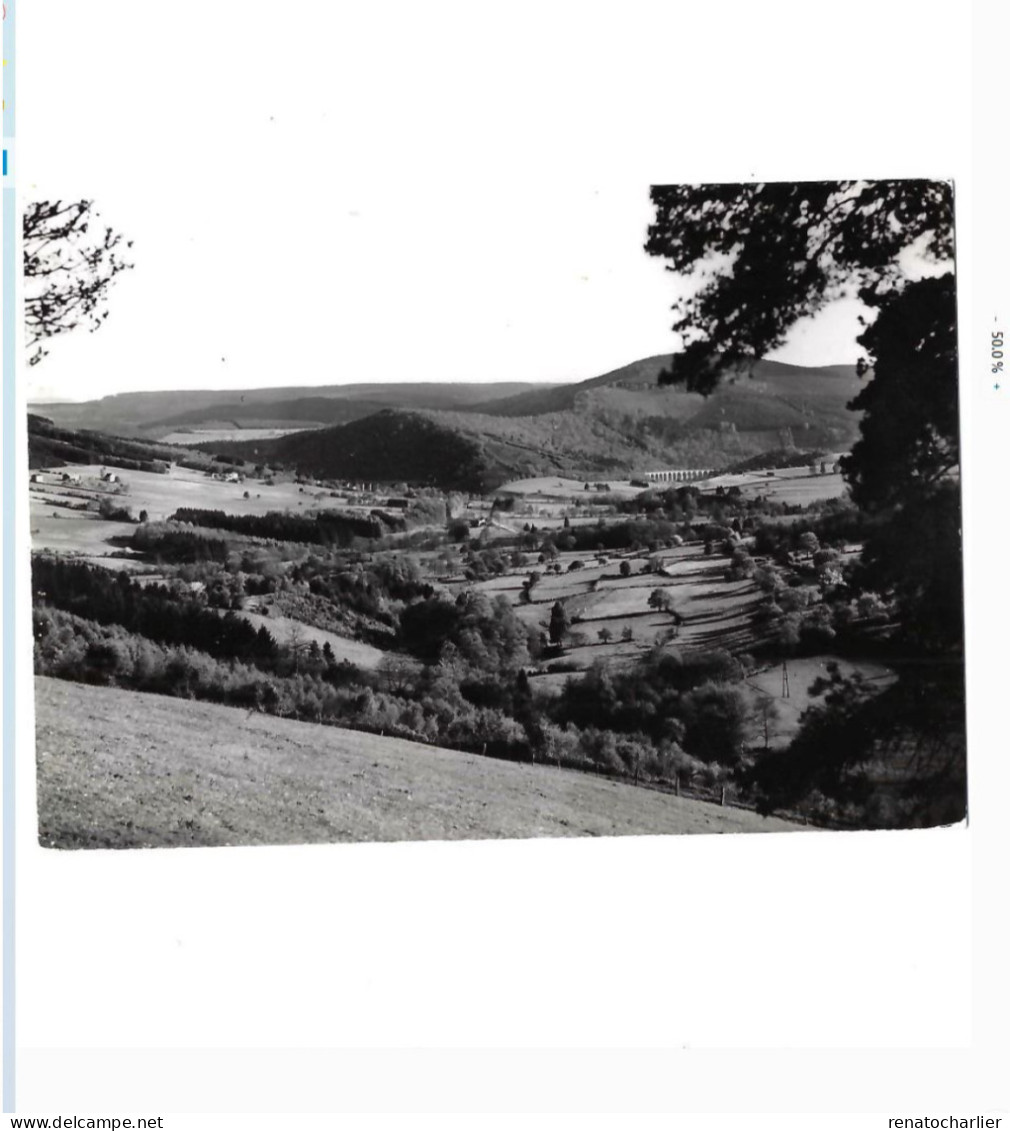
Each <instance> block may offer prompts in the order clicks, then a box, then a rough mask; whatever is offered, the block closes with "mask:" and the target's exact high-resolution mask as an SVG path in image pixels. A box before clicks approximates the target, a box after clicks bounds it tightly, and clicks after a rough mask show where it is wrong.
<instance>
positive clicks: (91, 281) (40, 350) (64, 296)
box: [22, 200, 133, 365]
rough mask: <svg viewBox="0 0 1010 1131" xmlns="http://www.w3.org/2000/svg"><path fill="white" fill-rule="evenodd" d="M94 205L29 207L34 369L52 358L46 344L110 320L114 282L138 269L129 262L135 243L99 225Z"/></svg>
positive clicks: (28, 317)
mask: <svg viewBox="0 0 1010 1131" xmlns="http://www.w3.org/2000/svg"><path fill="white" fill-rule="evenodd" d="M97 221H98V216H97V213H95V212H94V211H93V202H92V201H90V200H75V201H69V202H65V201H62V200H54V201H50V200H43V201H36V202H34V203H32V204H29V205H27V207H26V208H25V213H24V219H23V221H22V234H23V240H22V246H23V250H24V280H25V283H24V294H25V337H26V341H27V345H28V349H29V354H28V364H29V365H37V364H38V363H39V362H40V361H41V360H42V358H43V357H45V355H46V354H47V353H48V350H46V349H45V348H44V347H43V346H42V342H44V341H46V340H47V339H49V338H54V337H56V336H57V335H58V334H65V333H67V332H68V331H70V330H73V329H74V328H75V327H77V326H80V325H81V324H82V323H83V324H85V325H88V326H89V328H90V330H91V331H92V332H94V331H95V330H97V329H98V328H99V327H100V326H101V325H102V324H103V323H104V321H105V319H106V318H108V316H109V312H108V311H107V310H103V309H102V307H103V305H104V303H105V300H106V298H107V296H108V290H109V287H110V286H111V284H112V281H113V280H114V279H115V277H116V276H117V275H119V274H120V273H121V272H122V271H126V270H129V269H130V268H131V267H132V266H133V264H132V263H129V262H127V260H126V259H125V258H124V251H125V250H126V249H128V248H131V247H132V246H133V241H132V240H124V238H123V236H122V235H121V234H119V233H118V232H115V231H113V229H112V228H109V227H104V226H102V225H100V224H98V223H97Z"/></svg>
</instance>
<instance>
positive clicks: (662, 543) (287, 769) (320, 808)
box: [23, 178, 967, 849]
mask: <svg viewBox="0 0 1010 1131" xmlns="http://www.w3.org/2000/svg"><path fill="white" fill-rule="evenodd" d="M955 191H956V185H955V184H953V183H952V182H951V181H943V180H931V179H925V178H924V179H903V180H864V179H858V178H853V179H850V180H837V181H754V182H743V183H731V184H724V183H712V184H705V183H700V184H694V183H692V184H655V185H648V184H641V185H639V186H630V187H629V186H624V187H623V188H622V190H621V191H620V192H610V193H608V192H606V191H604V192H603V193H601V192H599V191H598V190H596V189H594V188H593V186H587V188H586V191H585V193H584V194H582V195H581V196H577V197H576V198H575V199H565V198H563V197H562V196H561V195H560V194H557V193H551V192H550V191H545V192H544V193H543V197H542V199H540V200H538V199H537V191H536V189H535V188H534V187H531V188H530V189H529V190H528V195H527V199H526V200H523V201H519V202H517V208H516V215H517V218H516V219H515V220H514V221H513V220H512V219H511V218H509V217H507V216H506V217H503V218H500V219H499V220H498V226H499V233H498V240H499V244H498V245H496V249H497V250H500V249H501V247H502V246H504V245H505V244H506V243H507V241H509V240H514V241H515V242H516V243H517V245H518V247H517V249H516V253H515V258H514V260H513V261H512V262H508V263H506V264H505V265H504V270H503V265H502V264H501V263H496V262H495V261H494V259H493V258H492V257H485V256H484V255H483V254H481V255H480V257H479V259H478V257H477V256H475V255H469V256H468V255H467V254H466V252H465V251H464V250H461V249H463V248H465V244H466V239H467V233H468V232H472V231H473V230H475V224H476V222H477V221H478V220H479V217H480V212H481V202H480V198H479V194H477V193H474V192H470V193H466V194H464V193H463V192H457V193H450V194H449V196H448V198H447V201H446V202H445V203H444V205H443V207H442V210H441V211H440V212H439V211H436V212H435V214H434V215H432V216H430V220H431V231H429V232H426V233H425V234H424V236H423V237H418V235H417V233H416V232H411V231H408V230H406V229H407V228H408V227H409V224H410V221H411V219H412V217H413V218H416V215H417V213H416V212H414V213H408V214H407V216H406V217H403V216H399V217H396V216H395V209H394V204H395V200H396V197H397V192H398V186H395V185H391V186H385V187H380V188H376V189H374V190H373V191H372V192H371V193H365V192H361V193H360V195H359V196H355V195H354V194H353V193H350V192H347V193H340V192H338V193H337V194H336V196H335V198H334V199H333V200H332V201H331V203H330V205H329V211H330V213H331V216H330V218H329V220H328V222H326V223H325V224H320V225H319V227H318V229H316V228H313V230H312V231H311V233H310V235H309V236H308V237H307V247H306V248H305V250H304V252H301V253H300V252H298V251H295V252H291V253H289V254H291V255H292V257H293V259H292V262H291V263H290V264H289V265H288V267H289V270H290V271H291V273H292V276H293V277H294V278H297V277H298V276H299V273H300V272H299V268H300V266H304V262H303V261H302V260H299V259H298V258H297V256H298V255H299V254H309V255H311V258H312V261H313V262H315V263H318V262H319V261H320V260H321V259H322V260H325V261H326V262H327V267H326V269H325V270H319V271H317V273H316V275H315V276H312V277H309V276H306V287H307V291H306V293H305V294H301V293H298V292H299V288H298V286H294V287H293V288H287V294H286V296H285V298H284V299H283V300H282V301H283V307H282V309H281V310H280V311H279V312H278V315H277V317H268V314H267V309H266V306H265V305H264V292H263V290H262V284H263V277H262V275H261V276H260V277H259V278H256V277H255V271H254V255H255V254H256V253H255V252H254V249H252V248H251V247H248V246H247V247H246V248H245V249H244V250H243V251H242V252H241V253H239V254H235V244H233V243H230V242H229V238H230V236H231V234H232V233H230V231H229V227H230V225H229V222H228V221H227V220H225V221H224V222H223V223H222V221H221V219H220V217H213V216H208V215H206V214H204V215H202V216H201V217H197V218H196V219H195V220H194V219H193V217H191V216H188V215H186V214H185V213H184V214H183V215H181V216H176V217H175V218H173V219H169V220H166V218H165V216H164V215H163V214H162V213H161V212H155V211H151V212H145V211H144V210H143V209H142V208H134V209H133V211H132V214H131V215H129V216H123V217H121V216H117V215H116V212H115V210H114V208H112V207H108V206H107V202H105V201H103V200H102V199H100V198H98V197H97V196H96V197H95V198H86V199H80V200H77V199H64V198H56V197H51V198H49V199H38V200H31V201H29V202H28V203H27V204H26V206H25V209H24V217H23V255H24V276H25V323H26V325H25V342H26V349H27V351H28V356H27V359H26V360H27V363H28V369H27V373H28V380H29V397H28V401H29V404H28V408H29V418H28V454H29V463H30V477H29V478H30V482H29V495H30V511H31V518H30V522H31V540H32V601H33V635H34V670H35V718H36V757H37V771H38V822H39V826H38V835H39V842H40V844H42V845H43V846H44V847H48V848H55V849H92V848H94V849H110V848H112V849H125V848H153V847H190V846H202V847H206V846H227V845H253V844H259V845H268V844H310V843H330V842H347V841H412V840H480V839H489V838H531V837H609V836H626V835H643V834H648V835H657V834H670V835H677V834H686V833H697V834H725V833H759V832H765V833H786V832H794V833H800V832H816V831H820V830H893V829H921V828H927V827H933V826H937V825H950V824H955V823H958V822H960V821H962V820H964V818H965V816H966V805H967V801H966V798H967V784H966V783H967V762H966V743H965V696H964V633H963V600H962V592H963V584H962V555H961V485H960V474H959V467H960V453H959V414H958V349H957V325H956V316H957V291H956V282H957V273H956V270H955V256H954V235H955V233H954V195H955ZM464 195H465V196H467V197H468V199H469V201H470V203H469V209H467V207H466V206H464V207H462V208H459V207H457V205H458V204H459V201H460V200H461V199H462V198H463V196H464ZM432 199H434V198H432ZM523 207H525V208H528V209H533V210H535V211H536V213H537V215H538V216H539V223H540V227H539V228H537V229H536V235H537V238H540V235H541V233H542V232H545V231H546V232H551V233H553V234H554V240H553V242H551V241H550V240H543V241H542V244H541V247H542V259H541V261H540V262H538V261H537V260H536V259H535V258H531V259H528V260H524V259H523V257H525V256H528V255H529V253H530V252H531V250H535V248H534V240H533V237H532V236H530V235H529V234H528V233H524V232H523V230H522V219H521V217H522V215H523V211H522V210H523ZM415 208H416V205H415ZM391 216H393V217H394V218H393V219H392V220H390V217H391ZM190 220H193V223H192V225H191V226H188V225H189V222H190ZM388 223H392V225H393V231H392V233H390V232H389V231H388V230H386V225H387V224H388ZM166 225H167V227H168V230H167V231H166ZM398 225H402V229H403V230H401V228H400V227H398ZM510 225H514V227H512V226H510ZM221 227H224V229H225V231H224V233H223V234H222V232H221V230H220V229H221ZM186 232H189V236H188V237H187V236H186V235H185V233H186ZM601 232H603V233H605V237H604V236H602V235H601V234H600V233H601ZM236 238H237V237H236ZM400 239H402V240H403V241H404V248H403V250H404V254H405V256H407V257H408V258H410V257H412V256H416V257H418V258H420V257H421V256H422V255H425V254H427V255H431V256H435V255H437V253H438V248H439V246H440V245H441V246H442V247H444V248H445V250H446V256H447V257H450V253H453V254H455V259H452V258H451V257H450V258H449V262H448V263H447V264H446V265H445V266H444V267H443V269H442V270H441V271H439V270H436V271H434V272H433V278H432V279H430V280H427V281H425V282H424V283H423V284H421V285H418V283H417V282H416V281H415V282H413V283H412V284H411V294H410V296H409V300H408V299H407V296H399V297H395V298H394V299H393V301H392V308H391V307H390V296H389V295H388V294H384V292H385V290H386V288H388V286H389V285H390V284H389V277H388V276H387V272H386V270H385V268H384V266H383V265H384V263H385V261H386V260H387V259H388V257H389V255H390V254H391V253H393V252H394V250H395V248H396V246H397V243H398V241H399V240H400ZM194 256H199V258H200V260H201V263H200V268H199V272H198V274H194V267H193V262H194ZM274 266H276V265H274ZM478 268H480V269H482V270H483V271H485V272H486V273H487V274H488V276H489V277H490V276H491V275H495V276H496V280H495V282H494V283H493V284H489V283H488V282H487V281H486V280H485V279H484V278H483V276H482V275H481V274H480V270H479V269H478ZM183 278H185V280H186V283H185V285H186V286H187V287H188V288H189V289H190V297H189V301H188V302H187V304H186V308H185V310H181V309H180V310H178V312H176V311H174V310H172V307H171V291H172V289H173V288H174V287H178V286H181V285H182V283H181V280H182V279H183ZM524 279H526V280H528V289H527V288H525V287H524V286H522V282H523V280H524ZM383 299H385V301H383ZM401 301H406V302H407V305H408V306H409V305H411V304H413V307H414V308H413V309H412V310H406V311H401V309H400V302H401ZM477 307H481V308H482V309H481V310H480V312H479V313H476V308H477ZM166 309H168V310H172V313H171V317H170V323H171V325H170V326H169V327H166V326H165V311H166ZM155 320H157V323H158V325H157V326H156V325H155ZM397 323H398V324H397ZM380 326H385V328H386V332H385V333H384V334H380V333H376V331H377V330H378V328H379V327H380ZM154 335H158V337H154ZM292 337H294V339H295V341H292ZM369 343H371V345H369ZM440 373H441V374H442V376H441V377H440V378H439V377H438V374H440Z"/></svg>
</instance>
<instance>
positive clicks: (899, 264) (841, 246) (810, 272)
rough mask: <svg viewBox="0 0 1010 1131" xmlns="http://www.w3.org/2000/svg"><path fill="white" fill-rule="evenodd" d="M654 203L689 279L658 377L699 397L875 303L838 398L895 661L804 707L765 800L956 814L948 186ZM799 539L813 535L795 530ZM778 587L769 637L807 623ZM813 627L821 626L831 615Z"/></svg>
mask: <svg viewBox="0 0 1010 1131" xmlns="http://www.w3.org/2000/svg"><path fill="white" fill-rule="evenodd" d="M652 199H653V203H654V204H655V207H656V221H655V223H654V224H653V226H652V227H651V228H650V230H649V241H648V244H647V250H648V251H649V253H650V254H653V255H658V256H662V257H664V258H665V259H667V260H668V261H669V265H670V269H671V270H673V271H676V272H679V273H681V274H684V275H688V276H690V277H691V278H692V279H693V281H694V282H695V284H696V288H695V290H694V292H693V293H692V294H690V295H689V296H688V297H686V298H684V299H682V300H681V301H680V302H678V304H677V305H676V306H675V310H676V312H677V315H678V317H677V321H676V323H675V324H674V329H675V330H677V331H679V332H680V333H681V334H682V336H683V338H684V341H685V343H686V344H685V350H684V352H683V353H682V354H680V355H678V356H677V357H676V360H675V363H674V365H673V367H672V368H671V370H669V371H667V372H666V373H664V374H663V375H661V378H660V379H661V381H665V382H672V381H677V382H682V383H684V384H685V385H686V386H687V388H689V389H693V390H696V391H698V392H702V393H706V394H707V393H710V392H712V391H713V390H714V389H715V388H716V387H717V385H718V384H719V382H720V380H721V379H723V377H724V376H731V375H735V374H738V373H740V372H742V371H746V369H747V368H748V365H749V364H750V362H751V361H752V360H754V359H756V358H758V357H761V356H763V355H764V354H766V353H767V352H768V351H770V350H773V349H775V348H776V347H778V346H780V345H782V343H783V341H784V340H785V336H786V333H787V332H788V330H789V329H790V328H791V327H792V326H793V325H794V324H795V323H796V322H797V321H798V320H799V319H801V318H804V317H807V316H810V315H813V314H816V313H817V312H818V311H820V310H821V309H822V308H824V307H825V306H826V305H827V304H828V303H829V302H830V301H832V300H833V299H836V298H838V297H841V296H842V295H845V294H856V295H858V297H859V298H860V299H861V300H862V302H863V303H864V305H865V306H866V307H867V308H868V313H869V314H871V315H874V316H875V317H873V318H872V321H871V320H870V319H867V320H866V322H867V328H866V329H865V331H864V332H863V333H862V335H861V336H860V338H859V344H860V345H861V346H862V347H863V348H864V349H865V350H866V351H867V355H868V357H867V358H866V359H861V364H860V367H859V368H860V371H861V373H862V375H863V376H864V377H865V376H866V375H867V374H870V372H871V369H872V375H871V376H870V378H869V379H868V380H867V382H866V384H865V386H864V387H863V389H862V390H861V391H860V393H859V394H858V395H857V397H856V398H855V399H854V400H853V401H852V403H851V404H850V406H849V407H850V408H852V409H854V410H856V411H859V412H861V413H862V418H861V421H860V437H859V439H858V441H857V442H856V443H855V445H854V446H853V449H852V452H851V454H850V455H849V456H847V457H846V458H845V459H844V460H843V462H842V470H843V472H844V474H845V477H846V479H847V481H848V483H849V486H850V489H851V494H852V498H853V500H854V502H855V503H856V505H857V506H858V507H859V508H860V510H861V512H862V513H863V515H864V516H865V534H864V536H863V556H862V562H861V567H860V571H859V573H858V576H857V577H856V578H855V582H856V584H857V587H858V589H861V590H863V591H864V592H867V591H873V592H879V593H880V594H881V596H882V597H883V598H884V600H885V601H886V602H889V603H891V604H893V607H894V608H895V610H896V612H897V617H898V621H899V628H898V630H897V634H896V637H895V643H896V644H897V645H899V646H900V648H901V649H902V650H903V651H904V658H903V660H902V662H901V663H900V664H899V665H898V666H899V680H898V682H897V684H896V685H895V686H894V687H893V688H891V689H889V690H888V691H887V692H886V693H885V694H883V695H879V701H878V695H877V694H876V693H874V692H872V691H871V690H868V689H865V688H862V687H859V688H850V687H848V686H846V687H844V688H837V689H834V690H833V692H832V694H831V695H829V696H828V699H827V700H826V703H825V706H824V707H823V708H820V709H818V710H816V711H811V712H809V713H808V716H807V717H806V718H805V719H804V725H803V727H802V729H801V731H800V734H799V736H798V737H797V740H796V741H795V742H794V744H793V748H792V749H791V751H788V752H784V753H781V754H777V755H776V756H775V757H774V758H772V759H769V760H768V761H767V762H766V763H764V764H763V768H762V769H761V772H760V773H759V774H758V775H757V780H758V782H759V786H760V788H761V790H762V791H763V795H764V798H765V803H793V802H796V801H797V800H798V799H800V798H803V797H812V796H814V795H817V796H819V797H822V798H827V799H828V803H829V804H835V803H838V804H855V803H856V802H857V801H858V804H860V805H862V807H863V817H864V818H865V819H866V820H867V821H869V822H870V823H876V824H887V823H898V824H909V823H911V824H915V823H919V822H920V821H923V820H925V821H927V822H928V821H931V820H951V819H956V817H957V816H958V815H959V814H961V813H963V808H964V765H963V746H964V688H963V628H962V619H963V618H962V578H961V554H960V546H961V543H960V491H959V485H958V481H957V469H958V465H959V458H960V450H959V443H958V387H957V337H956V301H955V286H954V275H953V193H952V190H951V186H950V185H948V184H943V183H939V182H927V181H900V182H898V181H883V182H874V183H867V182H860V181H848V182H838V183H827V182H818V183H810V184H771V185H759V184H754V185H723V186H684V187H682V186H674V187H670V188H667V187H662V188H656V189H654V190H653V193H652ZM916 258H917V259H918V261H919V265H918V266H919V269H917V270H916V271H914V272H913V271H911V270H910V269H909V268H910V263H911V262H912V261H913V260H915V259H916ZM923 262H925V263H926V264H927V267H926V269H922V264H923ZM758 548H759V549H760V548H761V547H760V546H759V547H758ZM799 548H800V549H804V550H807V551H808V552H809V551H811V550H816V548H817V547H816V546H815V545H814V540H813V538H812V536H809V535H802V540H801V542H800V545H799ZM778 600H779V603H780V605H781V608H782V609H783V610H784V612H785V615H784V616H783V617H782V618H781V620H780V623H779V632H780V636H781V643H782V644H783V645H784V646H789V645H795V644H796V643H797V642H798V641H799V639H800V631H801V628H802V627H804V624H805V622H803V623H801V613H800V612H799V611H798V610H794V611H792V612H790V611H789V610H788V609H787V608H786V604H785V600H784V598H783V597H781V596H780V597H779V598H778ZM803 616H806V614H803ZM813 627H815V628H816V627H817V625H813ZM820 630H821V634H822V635H825V636H826V635H827V634H828V633H832V632H833V630H832V629H831V626H830V625H829V624H828V623H827V622H826V621H825V622H824V624H822V625H820ZM885 700H886V704H885ZM885 708H886V709H885ZM828 735H831V736H834V737H833V738H832V741H831V742H828V741H827V737H826V736H828ZM840 735H841V736H843V738H842V739H841V740H838V736H840ZM925 748H928V749H929V751H930V757H929V759H928V760H926V759H924V758H922V757H921V756H920V752H921V751H922V750H923V749H925ZM909 750H911V751H913V752H915V758H914V759H913V763H914V764H913V768H912V770H911V771H910V772H908V773H898V771H897V770H896V769H895V766H894V764H891V763H893V762H894V760H896V759H897V760H900V759H901V758H903V757H905V756H906V754H907V752H908V751H909ZM927 761H928V764H927ZM896 781H900V793H901V803H900V804H899V803H898V802H897V801H895V800H894V797H893V794H894V792H895V790H896V789H897V786H895V785H894V784H893V783H894V782H896ZM884 782H887V783H889V784H888V786H887V788H888V789H890V790H891V795H888V799H887V801H886V804H884V803H883V802H882V800H881V799H882V798H884V797H885V794H886V793H887V790H886V789H885V787H884V785H883V784H882V783H884ZM832 799H833V800H832ZM873 806H877V809H876V810H875V811H874V812H875V815H874V816H873V817H872V819H871V818H870V817H869V816H868V814H869V813H870V810H871V808H873Z"/></svg>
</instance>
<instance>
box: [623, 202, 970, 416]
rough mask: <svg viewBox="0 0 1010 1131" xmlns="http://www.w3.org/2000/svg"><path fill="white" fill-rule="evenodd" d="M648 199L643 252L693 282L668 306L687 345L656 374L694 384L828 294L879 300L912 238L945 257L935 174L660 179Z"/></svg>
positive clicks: (942, 206) (736, 364)
mask: <svg viewBox="0 0 1010 1131" xmlns="http://www.w3.org/2000/svg"><path fill="white" fill-rule="evenodd" d="M652 202H653V205H654V206H655V211H656V215H655V221H654V223H653V224H652V225H651V226H650V228H649V233H648V241H647V243H646V245H645V248H646V251H647V252H648V253H649V254H650V255H655V256H659V257H661V258H663V259H665V260H667V261H668V269H669V270H670V271H673V272H676V273H677V274H680V275H685V276H688V277H690V278H691V279H692V281H694V282H695V283H696V284H697V286H696V289H695V290H694V292H693V293H691V294H689V295H688V296H687V297H685V298H683V299H681V300H680V301H679V302H678V303H677V305H676V306H675V307H674V310H675V312H676V315H677V318H676V321H675V322H674V324H673V329H674V330H675V331H676V332H677V333H679V334H680V335H681V336H682V338H683V339H684V342H685V348H684V351H683V352H682V353H680V354H678V355H677V357H676V361H675V363H674V366H673V368H672V369H671V370H668V371H666V372H665V373H664V374H663V375H662V376H661V378H660V380H661V382H664V383H672V382H677V383H684V384H686V386H687V388H688V389H689V390H691V391H694V392H700V393H706V394H707V393H710V392H712V391H713V390H714V389H715V388H716V386H717V385H718V383H719V381H720V378H721V377H722V375H723V374H724V373H726V372H729V371H732V370H734V369H740V368H746V367H747V366H748V365H749V364H750V363H751V362H752V361H754V360H755V359H756V358H759V357H762V356H764V355H765V354H766V353H768V352H769V351H771V350H773V349H775V348H776V347H778V346H781V345H782V343H783V342H784V340H785V336H786V334H787V332H788V331H789V329H790V328H791V327H792V326H793V324H794V323H795V322H796V321H797V320H798V319H800V318H804V317H807V316H810V315H813V314H816V313H817V312H818V311H820V310H822V309H823V308H824V306H825V305H826V304H827V303H828V302H830V301H831V300H832V299H835V298H839V297H841V296H843V295H845V294H851V293H856V292H858V293H859V294H860V296H861V297H862V298H863V299H864V301H866V302H867V303H868V304H873V305H880V304H881V303H883V302H885V301H886V300H887V298H888V297H890V296H893V295H895V294H897V293H899V292H900V291H901V290H902V288H903V287H904V285H905V284H906V282H907V280H906V278H905V276H904V273H903V269H902V264H901V262H900V259H899V257H900V255H901V253H902V252H903V251H905V250H906V249H908V248H909V247H911V246H912V245H913V244H914V245H915V246H916V248H917V249H918V250H919V251H920V253H921V254H922V255H923V256H925V257H926V258H928V259H931V260H933V261H936V262H940V261H945V260H950V259H951V258H952V255H953V238H954V236H953V193H952V190H951V186H950V185H949V184H945V183H943V182H937V181H874V182H866V181H810V182H800V183H771V184H742V185H741V184H733V185H661V186H656V187H654V188H653V189H652Z"/></svg>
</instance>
